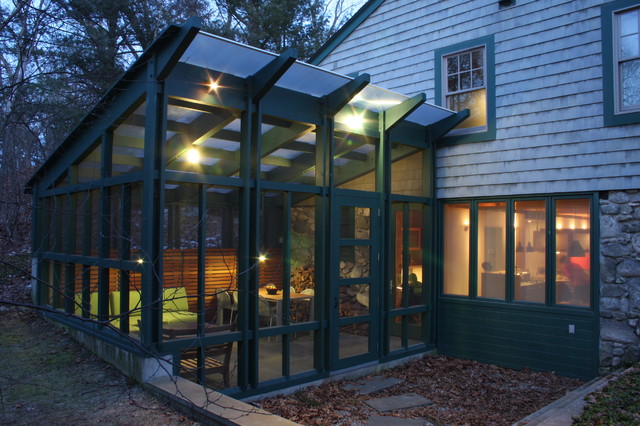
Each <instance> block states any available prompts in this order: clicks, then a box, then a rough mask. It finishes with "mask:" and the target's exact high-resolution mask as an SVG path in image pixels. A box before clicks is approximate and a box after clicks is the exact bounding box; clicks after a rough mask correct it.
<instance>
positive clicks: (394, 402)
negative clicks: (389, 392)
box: [366, 393, 433, 412]
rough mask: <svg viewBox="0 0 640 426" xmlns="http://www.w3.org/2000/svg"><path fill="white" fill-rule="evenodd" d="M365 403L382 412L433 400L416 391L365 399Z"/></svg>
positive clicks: (428, 402) (419, 404)
mask: <svg viewBox="0 0 640 426" xmlns="http://www.w3.org/2000/svg"><path fill="white" fill-rule="evenodd" d="M366 404H367V405H369V406H370V407H373V408H375V409H376V410H378V411H380V412H384V411H391V410H402V409H405V408H413V407H420V406H422V405H431V404H433V402H431V401H430V400H428V399H427V398H425V397H424V396H422V395H418V394H417V393H405V394H404V395H395V396H390V397H387V398H375V399H370V400H368V401H366Z"/></svg>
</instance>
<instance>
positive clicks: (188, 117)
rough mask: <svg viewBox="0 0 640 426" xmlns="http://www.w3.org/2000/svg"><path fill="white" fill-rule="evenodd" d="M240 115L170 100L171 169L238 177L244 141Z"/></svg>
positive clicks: (168, 115) (167, 138)
mask: <svg viewBox="0 0 640 426" xmlns="http://www.w3.org/2000/svg"><path fill="white" fill-rule="evenodd" d="M238 115H239V113H237V112H235V111H231V110H227V109H224V108H219V107H214V106H208V107H202V106H197V105H196V104H191V103H188V102H183V101H181V100H178V99H173V98H172V99H169V105H168V106H167V133H166V151H167V170H176V171H185V172H190V173H199V174H209V175H217V176H237V174H238V169H239V168H240V139H241V120H240V118H239V117H238Z"/></svg>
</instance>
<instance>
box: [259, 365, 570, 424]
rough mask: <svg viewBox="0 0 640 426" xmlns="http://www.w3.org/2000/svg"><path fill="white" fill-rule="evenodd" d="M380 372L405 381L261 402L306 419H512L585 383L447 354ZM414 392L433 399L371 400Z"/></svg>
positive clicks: (339, 386) (334, 387) (336, 386)
mask: <svg viewBox="0 0 640 426" xmlns="http://www.w3.org/2000/svg"><path fill="white" fill-rule="evenodd" d="M376 376H377V377H380V376H386V377H395V378H399V379H402V380H403V382H402V383H400V384H398V385H395V386H393V387H391V388H388V389H386V390H383V391H380V392H377V393H375V394H370V395H359V394H358V392H357V391H356V390H344V389H343V388H344V387H345V386H346V385H348V384H354V383H356V384H357V383H364V382H365V381H367V380H370V379H371V378H372V377H373V376H367V377H363V378H361V379H355V380H342V381H337V382H331V383H325V384H323V385H321V386H318V387H313V388H307V389H304V390H301V391H299V392H297V393H295V394H292V395H289V396H278V397H272V398H268V399H264V400H262V401H260V402H259V403H258V404H257V405H259V406H260V407H261V408H263V409H265V410H267V411H270V412H272V413H274V414H278V415H280V416H282V417H285V418H288V419H290V420H293V421H295V422H298V423H301V424H304V425H355V424H363V423H365V422H366V421H367V419H368V418H369V417H370V416H372V415H374V414H376V415H384V416H392V417H403V418H414V419H424V420H425V422H429V423H432V424H438V425H439V424H452V425H453V424H471V425H485V424H492V425H510V424H513V423H514V422H517V421H518V420H520V419H522V418H523V417H526V416H527V415H529V414H531V413H533V412H535V411H537V410H538V409H540V408H542V407H544V406H545V405H547V404H549V403H551V402H553V401H555V400H556V399H558V398H560V397H562V396H564V395H565V394H566V393H567V392H569V391H571V390H573V389H575V388H576V387H578V386H580V385H581V384H583V382H582V381H581V380H578V379H571V378H567V377H560V376H556V375H555V374H553V373H541V372H532V371H529V370H526V369H525V370H512V369H508V368H502V367H498V366H495V365H489V364H482V363H480V362H476V361H470V360H463V359H454V358H450V357H445V356H425V357H423V358H419V359H416V360H414V361H412V362H410V363H408V364H405V365H403V366H400V367H396V368H393V369H390V370H385V371H383V372H380V373H378V374H377V375H376ZM408 393H415V394H418V395H422V396H424V397H425V398H427V399H429V400H430V401H432V402H433V404H432V405H430V406H424V407H418V408H412V409H406V410H394V411H389V412H385V413H378V412H376V411H375V410H374V409H373V408H371V407H369V406H368V405H367V404H366V403H365V401H366V400H369V399H373V398H381V397H385V396H392V395H400V394H408Z"/></svg>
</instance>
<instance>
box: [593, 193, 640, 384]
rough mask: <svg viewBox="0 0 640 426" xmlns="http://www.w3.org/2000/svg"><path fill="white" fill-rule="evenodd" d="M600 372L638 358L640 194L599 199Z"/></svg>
mask: <svg viewBox="0 0 640 426" xmlns="http://www.w3.org/2000/svg"><path fill="white" fill-rule="evenodd" d="M600 198H601V199H600V238H601V241H600V370H601V373H607V372H609V371H611V370H614V369H616V368H619V367H621V366H624V365H625V364H629V363H633V362H637V361H638V360H639V359H640V337H639V336H640V327H638V318H640V191H611V192H608V193H602V194H601V197H600Z"/></svg>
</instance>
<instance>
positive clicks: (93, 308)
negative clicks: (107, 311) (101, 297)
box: [75, 292, 98, 317]
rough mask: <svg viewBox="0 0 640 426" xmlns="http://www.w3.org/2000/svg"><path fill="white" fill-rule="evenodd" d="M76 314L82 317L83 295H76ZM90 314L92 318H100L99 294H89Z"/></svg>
mask: <svg viewBox="0 0 640 426" xmlns="http://www.w3.org/2000/svg"><path fill="white" fill-rule="evenodd" d="M75 314H76V315H78V316H82V293H76V295H75ZM89 314H91V316H92V317H97V316H98V293H97V292H92V293H89Z"/></svg>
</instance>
